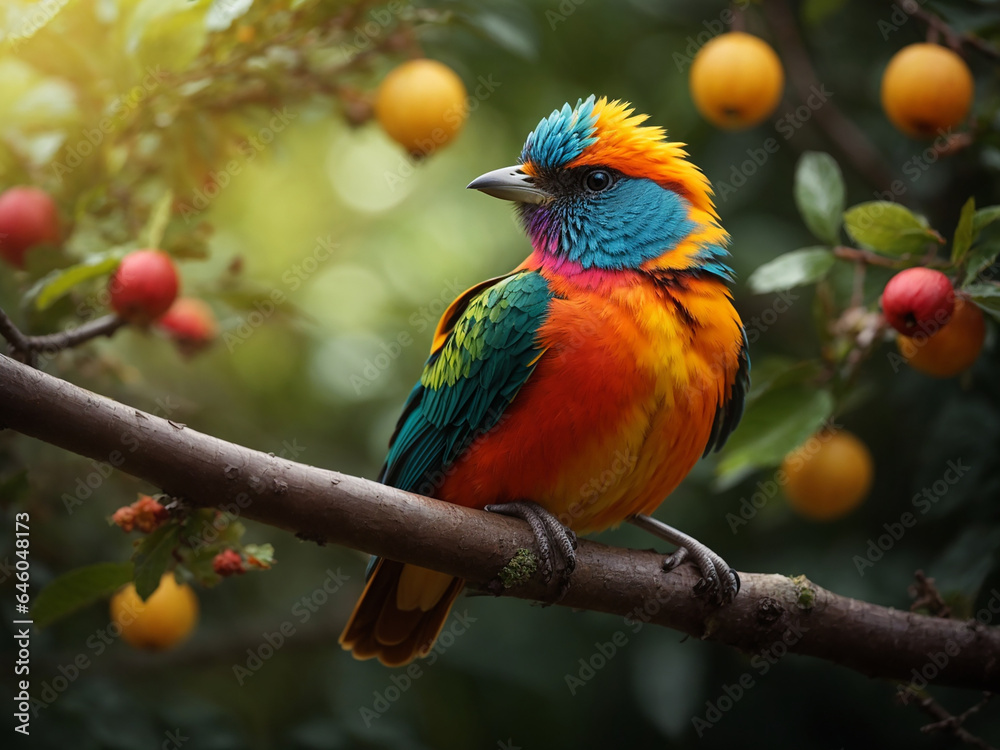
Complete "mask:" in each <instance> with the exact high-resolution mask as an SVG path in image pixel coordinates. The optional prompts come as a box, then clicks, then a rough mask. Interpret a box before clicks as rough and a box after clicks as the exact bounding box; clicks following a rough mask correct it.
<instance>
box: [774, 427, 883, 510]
mask: <svg viewBox="0 0 1000 750" xmlns="http://www.w3.org/2000/svg"><path fill="white" fill-rule="evenodd" d="M781 470H782V471H783V472H784V478H785V495H787V497H788V503H789V505H791V506H792V508H793V509H794V510H795V511H797V512H798V513H799V514H801V515H803V516H805V517H806V518H811V519H813V520H815V521H832V520H833V519H835V518H840V517H841V516H844V515H846V514H847V513H849V512H850V511H852V510H854V509H855V508H856V507H857V506H858V505H860V504H861V501H862V500H864V499H865V497H867V495H868V492H869V490H871V486H872V477H873V475H874V473H875V469H874V462H873V461H872V454H871V453H870V452H869V451H868V448H867V446H865V444H864V443H862V442H861V441H860V440H858V438H856V437H855V436H854V435H852V434H851V433H849V432H845V431H842V430H841V431H832V432H831V431H826V432H820V433H817V434H816V435H814V436H813V437H812V438H810V439H809V440H808V441H806V443H805V444H804V445H802V446H801V447H800V448H798V449H796V450H794V451H792V452H791V453H789V454H788V455H787V456H785V460H784V462H783V463H782V464H781Z"/></svg>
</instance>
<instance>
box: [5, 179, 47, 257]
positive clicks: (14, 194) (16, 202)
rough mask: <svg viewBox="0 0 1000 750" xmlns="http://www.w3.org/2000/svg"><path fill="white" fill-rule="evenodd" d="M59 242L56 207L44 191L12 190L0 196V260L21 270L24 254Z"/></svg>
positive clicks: (19, 188)
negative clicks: (42, 245)
mask: <svg viewBox="0 0 1000 750" xmlns="http://www.w3.org/2000/svg"><path fill="white" fill-rule="evenodd" d="M58 241H59V215H58V212H57V211H56V204H55V203H54V202H53V200H52V198H51V197H50V196H49V194H48V193H46V192H45V191H44V190H39V189H38V188H33V187H13V188H11V189H10V190H7V191H5V192H4V193H3V195H0V257H2V258H3V259H4V260H6V261H7V262H8V263H10V264H11V265H12V266H14V267H16V268H24V255H25V253H27V252H28V250H30V249H31V248H32V247H34V246H35V245H41V244H45V243H55V242H58Z"/></svg>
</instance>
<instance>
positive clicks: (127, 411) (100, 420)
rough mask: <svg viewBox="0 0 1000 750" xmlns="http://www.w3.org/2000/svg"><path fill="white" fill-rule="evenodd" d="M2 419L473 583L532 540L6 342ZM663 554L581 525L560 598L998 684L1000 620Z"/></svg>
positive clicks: (503, 523)
mask: <svg viewBox="0 0 1000 750" xmlns="http://www.w3.org/2000/svg"><path fill="white" fill-rule="evenodd" d="M0 424H2V425H4V426H6V427H9V428H11V429H14V430H17V431H18V432H21V433H23V434H25V435H29V436H32V437H35V438H37V439H39V440H43V441H45V442H47V443H51V444H53V445H56V446H59V447H62V448H64V449H66V450H69V451H72V452H74V453H78V454H80V455H82V456H86V457H88V458H92V459H96V460H99V461H106V462H108V463H110V464H112V465H113V466H116V467H117V468H120V469H121V470H122V471H125V472H128V473H129V474H132V475H134V476H136V477H140V478H142V479H145V480H147V481H149V482H151V483H152V484H154V485H156V486H158V487H160V488H161V489H163V491H164V492H167V493H169V494H171V495H174V496H177V497H182V498H185V499H186V500H187V501H188V502H189V503H191V504H193V505H200V506H205V507H219V508H222V509H224V510H228V511H230V512H235V513H237V514H239V515H242V516H244V517H246V518H249V519H252V520H255V521H260V522H262V523H266V524H270V525H272V526H276V527H279V528H282V529H288V530H290V531H294V532H296V533H298V534H299V536H301V537H303V538H307V539H312V540H315V541H327V542H333V543H336V544H342V545H345V546H348V547H353V548H355V549H359V550H363V551H365V552H370V553H372V554H377V555H385V556H387V557H390V558H393V559H396V560H402V561H404V562H410V563H415V564H417V565H423V566H425V567H428V568H435V569H437V570H441V571H444V572H446V573H450V574H452V575H456V576H461V577H462V578H465V579H466V580H468V581H469V582H470V583H472V584H474V585H483V584H486V583H488V582H490V581H493V580H494V579H495V578H496V577H497V574H498V572H499V571H500V570H501V569H502V568H504V566H506V565H507V563H508V562H509V561H510V560H511V559H512V558H513V557H514V555H515V554H517V551H518V549H520V548H528V549H531V548H532V546H533V540H532V537H531V535H530V532H529V530H528V526H527V524H525V523H523V522H522V521H517V520H514V519H510V518H505V517H502V516H498V515H494V514H490V513H483V512H480V511H476V510H470V509H467V508H461V507H458V506H456V505H451V504H449V503H444V502H441V501H439V500H434V499H431V498H425V497H420V496H417V495H412V494H410V493H407V492H403V491H401V490H397V489H395V488H392V487H387V486H385V485H381V484H378V483H377V482H371V481H368V480H365V479H359V478H357V477H352V476H348V475H345V474H340V473H337V472H334V471H327V470H325V469H319V468H315V467H310V466H305V465H302V464H298V463H294V462H292V461H288V460H285V459H281V458H277V457H275V456H273V455H268V454H266V453H261V452H259V451H254V450H251V449H249V448H245V447H242V446H239V445H236V444H234V443H228V442H226V441H223V440H219V439H217V438H213V437H210V436H208V435H204V434H202V433H199V432H196V431H195V430H191V429H188V428H187V427H185V426H184V425H181V424H178V423H176V422H171V421H168V420H165V419H161V418H159V417H155V416H153V415H151V414H146V413H144V412H142V411H139V410H137V409H134V408H132V407H129V406H126V405H125V404H121V403H118V402H116V401H112V400H110V399H107V398H104V397H102V396H98V395H96V394H94V393H91V392H89V391H86V390H84V389H82V388H79V387H77V386H75V385H72V384H70V383H68V382H66V381H64V380H60V379H58V378H55V377H52V376H51V375H47V374H45V373H43V372H39V371H37V370H33V369H31V368H29V367H27V366H25V365H22V364H20V363H18V362H16V361H14V360H12V359H10V358H8V357H4V356H2V355H0ZM661 563H662V555H660V554H657V553H655V552H651V551H638V550H628V549H618V548H613V547H608V546H605V545H603V544H598V543H596V542H590V541H586V540H584V541H581V542H580V547H579V550H578V563H577V568H576V572H575V573H574V575H573V582H572V586H571V587H570V590H569V593H568V594H567V595H566V597H565V599H563V600H562V601H561V602H560V604H562V605H564V606H568V607H573V608H577V609H589V610H595V611H599V612H607V613H611V614H615V615H619V616H624V617H626V618H627V620H628V621H629V622H630V623H631V622H639V623H645V622H652V623H655V624H657V625H663V626H665V627H669V628H674V629H676V630H680V631H683V632H685V633H688V634H690V635H693V636H696V637H698V638H706V639H709V640H714V641H718V642H720V643H725V644H728V645H730V646H734V647H736V648H738V649H741V650H743V651H748V652H757V651H761V650H764V649H768V648H770V647H773V646H775V645H777V644H778V643H779V642H782V643H784V644H785V646H786V647H787V650H788V651H790V652H794V653H798V654H805V655H809V656H815V657H818V658H821V659H825V660H828V661H831V662H834V663H836V664H841V665H844V666H847V667H850V668H852V669H855V670H857V671H859V672H862V673H863V674H866V675H869V676H872V677H883V678H890V679H897V680H906V681H908V680H910V679H912V678H913V677H914V671H916V673H918V674H922V676H923V677H924V678H926V679H927V680H928V682H931V683H936V684H941V685H953V686H957V687H964V688H973V689H977V690H992V691H996V690H998V689H1000V628H995V627H985V626H984V624H983V623H980V622H972V621H967V622H961V621H955V620H950V619H943V618H937V617H929V616H926V615H919V614H915V613H912V612H903V611H899V610H895V609H888V608H885V607H880V606H877V605H875V604H869V603H866V602H861V601H857V600H854V599H848V598H846V597H842V596H838V595H836V594H833V593H831V592H829V591H826V590H825V589H822V588H820V587H819V586H816V585H815V584H812V583H811V582H809V581H808V580H806V579H805V578H804V577H799V578H789V577H787V576H783V575H761V574H756V573H740V576H741V578H742V579H743V589H742V591H741V592H740V594H739V596H737V597H736V601H735V602H734V603H733V604H731V605H729V606H727V607H724V608H721V609H718V608H715V607H713V606H711V605H709V604H708V603H706V602H705V601H703V600H701V599H697V598H694V597H693V596H692V588H693V586H694V584H695V579H696V577H697V574H696V573H695V572H694V570H693V569H691V568H690V567H688V566H682V567H681V568H679V569H678V570H677V571H674V572H671V573H669V574H665V573H663V571H662V570H661ZM508 593H509V594H510V595H512V596H516V597H520V598H523V599H536V600H546V599H549V598H551V596H552V594H553V593H554V592H553V591H552V590H550V589H549V588H548V587H546V586H545V585H543V584H542V583H541V582H540V581H538V580H535V579H531V580H529V581H527V582H525V583H523V584H521V585H518V586H515V587H513V588H511V589H510V590H509V592H508ZM997 604H998V605H1000V601H998V602H997ZM929 654H934V655H936V656H935V658H936V659H937V661H936V662H933V661H929V658H930V657H929ZM946 654H947V655H946ZM938 655H939V656H938ZM942 657H943V658H944V662H945V663H944V665H943V666H940V665H939V664H940V662H941V658H942ZM928 667H933V669H931V668H928Z"/></svg>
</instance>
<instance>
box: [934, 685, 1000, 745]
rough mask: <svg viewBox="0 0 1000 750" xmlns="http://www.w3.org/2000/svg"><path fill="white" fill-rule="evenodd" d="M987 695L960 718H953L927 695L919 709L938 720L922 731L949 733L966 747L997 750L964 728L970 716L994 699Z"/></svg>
mask: <svg viewBox="0 0 1000 750" xmlns="http://www.w3.org/2000/svg"><path fill="white" fill-rule="evenodd" d="M985 695H986V697H985V698H983V700H981V701H980V702H979V703H977V704H976V705H975V706H973V707H972V708H970V709H969V710H968V711H965V712H964V713H962V714H961V715H960V716H953V715H952V714H951V713H950V712H949V711H948V709H946V708H945V707H944V706H942V705H941V704H940V703H938V702H937V701H936V700H934V699H933V698H931V697H930V696H929V695H926V694H925V695H924V697H923V698H921V699H920V700H919V701H918V702H917V707H918V708H919V709H920V710H921V711H923V712H924V713H925V714H927V715H928V716H930V717H932V718H934V719H936V721H934V722H933V723H931V724H927V725H925V726H922V727H920V731H921V732H924V733H925V734H929V733H931V732H948V733H950V734H953V735H954V736H955V738H956V739H959V740H961V741H962V742H964V743H965V744H966V745H972V747H978V748H980V750H996V748H994V747H993V746H992V745H990V744H988V743H987V742H985V741H984V740H982V739H981V738H979V737H977V736H976V735H974V734H972V733H971V732H970V731H969V730H967V729H966V728H965V727H963V726H962V724H963V722H964V721H965V720H966V719H967V718H968V717H969V716H971V715H973V714H974V713H976V712H977V711H979V709H980V708H982V707H983V706H985V705H986V703H987V702H988V701H989V700H990V698H991V697H992V694H991V693H985Z"/></svg>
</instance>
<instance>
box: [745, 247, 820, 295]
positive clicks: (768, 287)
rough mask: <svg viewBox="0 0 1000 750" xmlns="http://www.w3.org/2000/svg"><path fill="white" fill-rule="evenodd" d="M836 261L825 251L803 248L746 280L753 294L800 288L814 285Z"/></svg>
mask: <svg viewBox="0 0 1000 750" xmlns="http://www.w3.org/2000/svg"><path fill="white" fill-rule="evenodd" d="M834 260H836V259H835V258H834V255H833V253H832V252H831V251H830V250H829V249H828V248H825V247H804V248H802V249H800V250H793V251H792V252H790V253H785V254H784V255H779V256H778V257H777V258H775V259H774V260H772V261H768V262H767V263H765V264H764V265H762V266H761V267H760V268H758V269H757V270H756V271H754V272H753V273H752V274H750V278H749V279H747V284H748V285H749V287H750V291H751V292H753V293H754V294H764V293H765V292H780V291H783V290H785V289H791V288H792V287H796V286H802V285H803V284H813V283H815V282H817V281H819V280H820V279H822V278H823V277H824V276H826V273H827V271H829V270H830V269H831V268H832V267H833V262H834Z"/></svg>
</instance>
